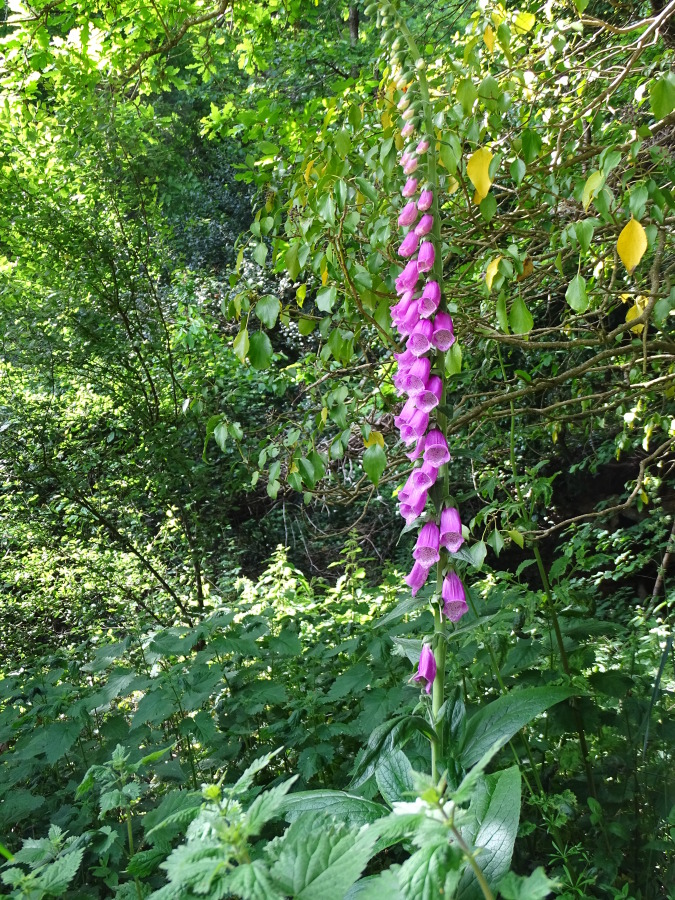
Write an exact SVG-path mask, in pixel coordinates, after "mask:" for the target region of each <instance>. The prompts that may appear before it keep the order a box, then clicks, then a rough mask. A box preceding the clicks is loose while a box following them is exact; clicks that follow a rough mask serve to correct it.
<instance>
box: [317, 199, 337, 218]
mask: <svg viewBox="0 0 675 900" xmlns="http://www.w3.org/2000/svg"><path fill="white" fill-rule="evenodd" d="M317 210H318V212H319V215H320V216H321V218H322V219H323V220H324V221H325V222H328V224H329V225H335V201H334V200H333V196H332V194H329V193H328V191H325V193H323V194H322V195H321V197H320V198H319V202H318V204H317Z"/></svg>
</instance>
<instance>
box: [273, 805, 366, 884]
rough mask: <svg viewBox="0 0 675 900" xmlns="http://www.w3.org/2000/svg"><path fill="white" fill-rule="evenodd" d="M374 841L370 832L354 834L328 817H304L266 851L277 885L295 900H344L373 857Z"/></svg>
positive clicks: (296, 821)
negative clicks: (270, 858)
mask: <svg viewBox="0 0 675 900" xmlns="http://www.w3.org/2000/svg"><path fill="white" fill-rule="evenodd" d="M375 840H376V835H375V833H374V831H371V830H368V829H364V830H363V831H352V830H350V829H348V828H347V827H345V826H344V825H343V824H342V823H338V822H336V821H335V820H334V819H332V818H329V817H328V816H325V815H305V816H302V817H301V818H298V819H296V820H295V821H294V822H293V824H292V825H291V826H290V828H289V829H288V831H287V832H286V833H285V834H284V836H283V837H282V838H281V839H279V840H278V841H275V842H274V843H273V844H270V845H268V846H267V848H266V849H267V851H268V854H269V855H270V856H272V862H271V864H270V870H271V871H272V872H273V873H274V882H275V885H278V886H279V888H280V889H281V890H282V891H283V893H284V894H285V895H288V896H291V897H294V898H295V900H318V898H321V900H344V895H345V894H346V892H347V890H348V889H349V888H350V887H351V885H352V884H353V883H354V882H355V881H356V880H357V878H358V877H359V876H360V875H361V872H362V871H363V869H364V868H365V866H366V864H367V863H368V860H369V859H370V858H371V856H372V855H373V854H374V852H375V851H374V844H375ZM274 857H276V858H274Z"/></svg>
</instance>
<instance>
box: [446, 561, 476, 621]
mask: <svg viewBox="0 0 675 900" xmlns="http://www.w3.org/2000/svg"><path fill="white" fill-rule="evenodd" d="M441 596H442V598H443V615H444V616H446V617H447V618H448V619H450V621H451V622H458V621H459V620H460V619H461V618H462V616H463V615H464V613H466V612H468V610H469V606H468V604H467V602H466V596H465V594H464V585H463V584H462V582H461V581H460V580H459V577H458V576H457V574H456V573H455V572H448V574H447V575H446V576H445V578H444V580H443V588H442V590H441Z"/></svg>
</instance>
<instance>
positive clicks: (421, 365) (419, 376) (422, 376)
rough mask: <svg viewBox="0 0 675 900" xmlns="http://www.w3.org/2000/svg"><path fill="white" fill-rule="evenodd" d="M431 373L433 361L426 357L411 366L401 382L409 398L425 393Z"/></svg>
mask: <svg viewBox="0 0 675 900" xmlns="http://www.w3.org/2000/svg"><path fill="white" fill-rule="evenodd" d="M430 373H431V360H430V359H428V358H427V357H426V356H421V357H420V358H419V359H417V360H416V361H415V362H414V363H413V364H412V365H411V366H410V368H409V369H408V371H407V372H406V373H405V375H404V376H403V378H402V380H401V383H402V386H403V390H404V391H405V393H406V394H407V395H408V396H409V397H414V396H416V395H417V394H421V393H422V391H425V390H426V389H427V382H428V381H429V375H430ZM439 434H440V432H439Z"/></svg>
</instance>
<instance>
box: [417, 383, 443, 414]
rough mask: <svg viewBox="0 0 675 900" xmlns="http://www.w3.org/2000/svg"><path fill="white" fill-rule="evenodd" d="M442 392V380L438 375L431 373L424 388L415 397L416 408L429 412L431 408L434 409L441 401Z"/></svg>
mask: <svg viewBox="0 0 675 900" xmlns="http://www.w3.org/2000/svg"><path fill="white" fill-rule="evenodd" d="M442 393H443V382H442V381H441V379H440V378H439V377H438V375H432V376H431V378H430V379H429V382H428V384H427V386H426V389H425V390H423V391H422V393H421V394H418V395H417V397H415V402H416V403H417V408H418V409H423V410H424V411H425V412H431V410H432V409H435V408H436V407H437V406H438V404H439V403H440V402H441V395H442Z"/></svg>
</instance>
